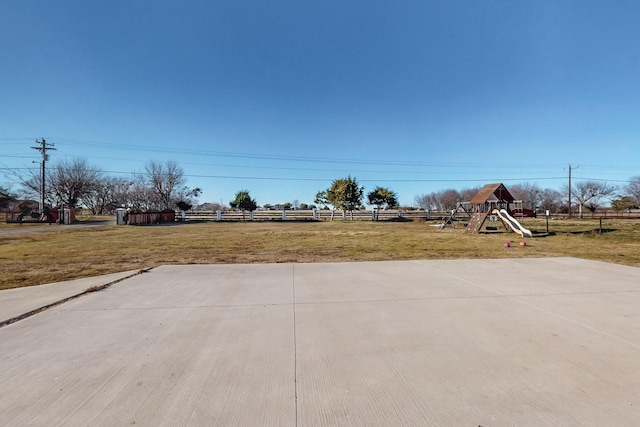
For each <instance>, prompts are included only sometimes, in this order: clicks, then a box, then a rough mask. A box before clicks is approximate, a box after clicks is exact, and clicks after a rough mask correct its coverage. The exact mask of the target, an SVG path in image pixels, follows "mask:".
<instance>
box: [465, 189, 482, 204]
mask: <svg viewBox="0 0 640 427" xmlns="http://www.w3.org/2000/svg"><path fill="white" fill-rule="evenodd" d="M479 191H480V187H472V188H465V189H464V190H461V191H460V201H461V202H468V201H470V200H471V199H473V198H474V196H475V195H476V194H478V192H479Z"/></svg>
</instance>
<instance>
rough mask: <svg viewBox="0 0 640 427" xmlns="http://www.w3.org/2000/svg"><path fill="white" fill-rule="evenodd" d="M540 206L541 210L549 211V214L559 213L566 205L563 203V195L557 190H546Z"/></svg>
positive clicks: (543, 191) (542, 195)
mask: <svg viewBox="0 0 640 427" xmlns="http://www.w3.org/2000/svg"><path fill="white" fill-rule="evenodd" d="M538 206H540V209H544V210H548V211H549V212H558V211H559V210H560V208H561V207H563V206H564V203H562V193H560V192H559V191H557V190H552V189H550V188H545V189H544V190H542V193H541V195H540V203H539V205H538Z"/></svg>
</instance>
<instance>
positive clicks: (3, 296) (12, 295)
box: [0, 270, 138, 323]
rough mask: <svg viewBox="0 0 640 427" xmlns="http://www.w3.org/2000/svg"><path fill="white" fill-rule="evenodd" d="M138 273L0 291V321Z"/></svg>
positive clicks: (109, 275) (124, 272)
mask: <svg viewBox="0 0 640 427" xmlns="http://www.w3.org/2000/svg"><path fill="white" fill-rule="evenodd" d="M135 274H138V270H131V271H123V272H121V273H113V274H105V275H103V276H96V277H87V278H84V279H77V280H70V281H67V282H56V283H49V284H46V285H39V286H28V287H26V288H16V289H5V290H1V291H0V323H2V322H5V321H7V320H9V319H12V318H14V317H17V316H20V315H23V314H25V313H28V312H30V311H32V310H37V309H39V308H40V307H44V306H47V305H49V304H53V303H55V302H58V301H61V300H64V299H66V298H69V297H72V296H74V295H78V294H80V293H82V292H84V291H86V290H87V289H89V288H91V287H93V286H102V285H106V284H108V283H112V282H115V281H118V280H122V279H124V278H126V277H130V276H133V275H135Z"/></svg>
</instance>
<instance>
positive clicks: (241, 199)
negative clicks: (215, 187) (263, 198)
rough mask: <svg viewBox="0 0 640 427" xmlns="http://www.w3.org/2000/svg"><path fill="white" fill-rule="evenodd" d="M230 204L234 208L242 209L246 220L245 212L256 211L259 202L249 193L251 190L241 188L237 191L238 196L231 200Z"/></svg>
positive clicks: (243, 218)
mask: <svg viewBox="0 0 640 427" xmlns="http://www.w3.org/2000/svg"><path fill="white" fill-rule="evenodd" d="M229 205H230V206H231V207H232V208H234V209H240V210H241V211H242V220H243V221H244V220H245V217H244V214H245V212H246V211H249V212H252V211H255V210H256V208H257V207H258V204H257V203H256V201H255V200H253V199H252V198H251V196H250V195H249V191H247V190H240V191H238V192H237V193H236V198H235V199H234V200H232V201H230V202H229Z"/></svg>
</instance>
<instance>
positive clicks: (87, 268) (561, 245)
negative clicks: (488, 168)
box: [0, 219, 640, 289]
mask: <svg viewBox="0 0 640 427" xmlns="http://www.w3.org/2000/svg"><path fill="white" fill-rule="evenodd" d="M525 226H526V227H528V228H530V229H532V230H534V231H539V232H543V231H545V222H544V220H543V219H538V220H533V219H528V220H525ZM598 226H599V223H598V221H591V220H582V221H552V222H550V231H551V233H552V235H550V236H547V237H539V238H533V239H528V240H527V246H526V247H524V248H523V247H520V246H519V245H518V243H519V242H520V240H521V239H520V238H519V236H517V235H516V234H514V233H504V232H503V233H495V234H480V235H477V234H466V233H464V230H463V229H462V228H461V227H460V228H455V229H445V230H439V229H437V228H435V227H430V226H429V225H428V224H425V223H424V222H379V223H375V222H368V221H367V222H364V221H363V222H360V221H354V222H350V221H333V222H328V221H326V222H255V223H249V222H247V223H216V222H212V223H195V224H179V225H170V226H115V225H105V226H100V227H91V228H80V227H78V228H74V227H60V226H55V225H52V226H50V229H48V230H47V231H46V232H35V231H33V232H31V231H29V232H26V233H20V234H7V233H4V234H1V232H0V266H1V271H2V274H1V276H0V289H8V288H14V287H21V286H30V285H38V284H42V283H50V282H55V281H62V280H68V279H74V278H81V277H89V276H95V275H100V274H106V273H113V272H118V271H125V270H133V269H140V268H145V267H154V266H158V265H162V264H214V263H283V262H296V263H301V262H340V261H373V260H406V259H456V258H505V257H546V256H574V257H581V258H588V259H594V260H603V261H610V262H616V263H623V264H628V265H634V266H640V221H637V220H635V221H634V220H604V221H603V228H604V229H605V232H604V233H603V234H602V235H598V234H597V233H596V232H595V230H597V229H598ZM18 227H20V226H18V225H15V226H13V227H4V228H3V231H5V230H8V229H12V228H18ZM22 227H24V226H22ZM505 241H510V242H512V247H511V248H504V247H503V243H504V242H505Z"/></svg>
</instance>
